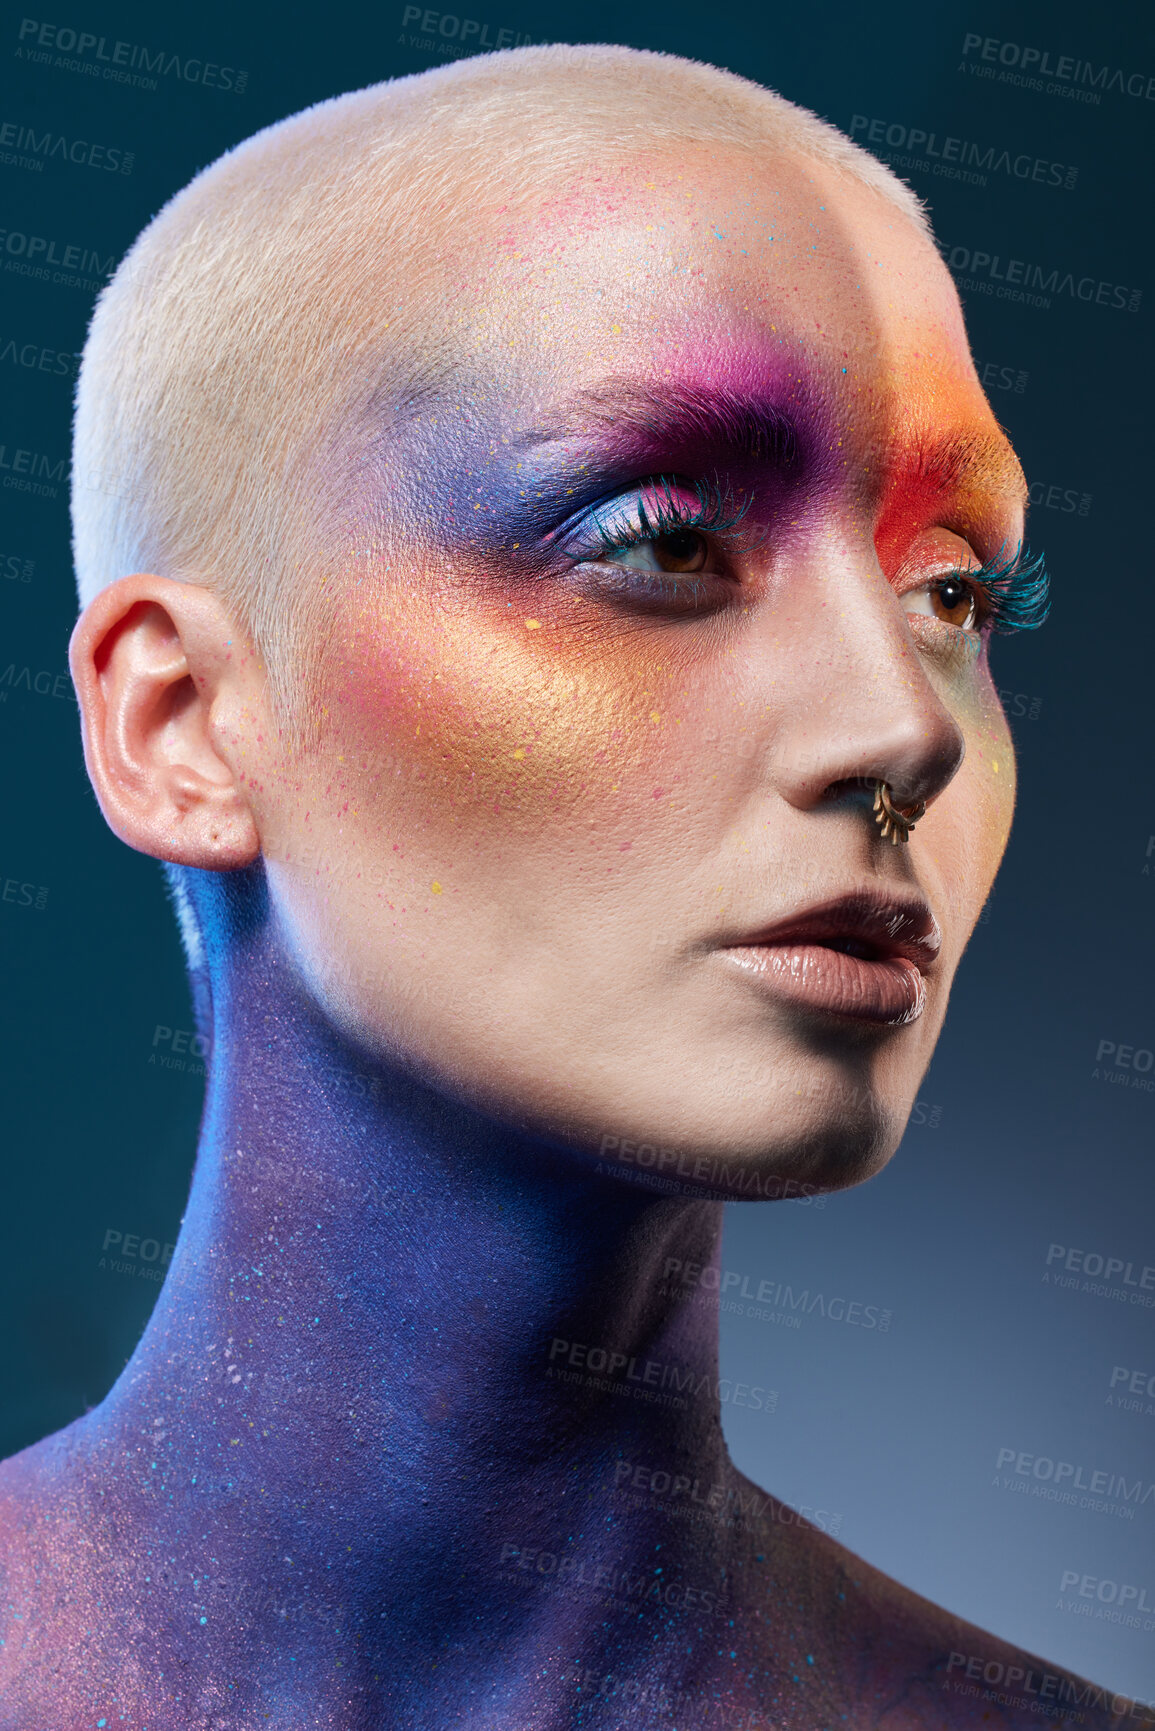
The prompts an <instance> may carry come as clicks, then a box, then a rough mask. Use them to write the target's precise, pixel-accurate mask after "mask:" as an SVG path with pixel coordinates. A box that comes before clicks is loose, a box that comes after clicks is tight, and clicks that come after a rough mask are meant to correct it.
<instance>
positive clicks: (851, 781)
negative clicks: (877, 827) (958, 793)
mask: <svg viewBox="0 0 1155 1731" xmlns="http://www.w3.org/2000/svg"><path fill="white" fill-rule="evenodd" d="M783 599H785V600H786V602H787V605H786V607H785V608H782V607H780V606H779V607H775V605H774V602H773V601H771V602H770V603H769V604H768V616H769V614H774V615H776V617H775V618H774V619H773V621H772V624H771V625H770V629H771V630H772V632H773V636H774V639H775V641H776V644H777V653H776V654H775V655H774V656H773V660H774V662H775V673H774V693H775V699H776V701H774V702H773V704H772V707H773V710H774V712H775V715H776V719H777V729H776V735H777V737H776V740H775V748H774V750H773V758H774V780H775V782H776V785H777V787H778V789H779V792H780V793H781V794H782V795H783V797H785V798H786V799H787V800H788V801H789V802H790V803H791V804H792V805H794V806H796V807H798V808H799V809H800V810H812V809H814V808H816V807H818V806H819V805H823V804H828V803H830V802H831V801H833V800H837V799H839V798H842V797H846V796H849V795H850V794H851V793H854V794H855V795H861V793H862V791H863V789H864V788H865V787H867V786H868V785H872V784H874V783H876V782H879V781H883V782H886V783H887V784H888V787H889V793H890V798H891V800H892V801H893V803H894V805H895V806H898V807H900V808H903V807H906V808H909V807H911V806H917V805H919V804H921V803H925V804H926V805H928V806H929V805H930V804H931V802H932V801H933V800H935V799H937V798H938V796H939V794H940V793H942V791H943V789H944V788H945V787H946V786H947V785H948V784H949V782H950V781H951V779H952V778H953V776H954V775H955V774H956V772H957V770H958V768H959V766H960V764H961V763H962V761H963V757H964V755H965V752H966V744H965V740H964V738H963V734H962V730H961V728H960V727H959V725H958V723H957V722H956V720H955V718H954V716H953V715H952V713H951V711H950V709H949V708H948V707H947V704H946V703H945V702H944V700H943V698H942V696H941V695H940V691H939V690H938V689H936V684H935V682H934V681H933V679H932V677H931V675H930V672H929V670H928V667H927V666H926V664H925V663H924V661H923V658H922V656H921V655H920V653H919V649H918V646H917V644H916V642H915V640H914V637H913V635H912V633H911V630H910V627H909V625H908V624H907V619H906V612H905V609H904V608H903V605H902V601H901V599H900V598H899V597H898V596H896V594H895V592H894V590H893V589H892V587H891V585H890V583H889V582H888V581H887V579H886V577H885V575H884V573H883V572H882V570H881V568H880V567H879V565H878V562H877V559H876V558H875V557H874V551H873V548H871V549H870V552H869V555H868V556H867V555H862V554H859V555H857V556H852V557H843V558H842V559H840V560H839V562H838V564H837V566H836V567H835V568H834V569H832V568H831V565H830V563H829V562H828V561H823V564H822V567H821V568H820V569H815V568H813V567H811V568H810V570H809V571H803V572H801V573H799V574H798V577H797V579H796V580H795V581H790V580H789V579H787V585H786V590H785V593H784V595H783ZM768 622H769V621H768ZM783 652H784V654H785V660H786V668H785V669H784V668H783V665H782V657H783ZM784 671H785V674H786V677H785V678H783V673H784Z"/></svg>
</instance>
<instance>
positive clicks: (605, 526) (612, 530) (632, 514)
mask: <svg viewBox="0 0 1155 1731" xmlns="http://www.w3.org/2000/svg"><path fill="white" fill-rule="evenodd" d="M646 490H647V491H648V492H652V493H656V494H657V496H658V497H657V503H656V505H654V504H653V503H651V508H650V511H647V509H646V502H645V499H644V498H643V497H642V496H641V494H640V493H639V494H638V495H637V502H636V504H631V506H630V507H626V509H627V510H628V511H629V515H628V517H626V518H625V519H624V520H623V519H622V518H617V517H616V516H615V515H613V507H611V511H610V513H607V515H606V516H604V517H603V516H600V515H599V516H596V517H595V518H594V524H593V526H594V528H595V529H596V530H597V533H598V536H599V539H600V551H601V552H603V553H614V552H617V551H619V550H620V549H621V548H622V547H634V546H637V545H638V543H639V542H642V541H653V540H656V539H657V538H658V537H659V536H660V535H671V534H674V533H676V531H677V530H679V529H701V530H703V531H704V532H705V533H708V534H713V535H718V534H722V533H724V531H725V530H727V529H733V528H734V527H735V525H736V524H738V523H740V522H741V521H742V518H743V517H744V516H745V515H746V512H747V510H748V509H749V504H750V501H749V500H747V501H746V503H745V504H744V505H743V506H742V507H741V509H740V510H738V511H733V510H732V509H731V507H730V500H729V496H728V494H726V493H723V491H722V489H721V488H720V487H719V486H718V485H717V484H716V483H715V482H713V481H695V482H694V483H693V484H692V487H687V486H686V484H685V483H684V482H679V481H675V480H674V479H673V477H672V476H668V475H659V476H658V477H657V479H656V480H654V481H649V482H647V483H646ZM691 491H692V492H693V493H694V495H695V497H696V500H697V503H696V504H695V505H689V504H688V503H687V502H686V500H685V499H684V498H682V497H680V496H679V495H681V494H684V493H687V492H691ZM620 503H622V501H615V504H620ZM651 512H652V514H651Z"/></svg>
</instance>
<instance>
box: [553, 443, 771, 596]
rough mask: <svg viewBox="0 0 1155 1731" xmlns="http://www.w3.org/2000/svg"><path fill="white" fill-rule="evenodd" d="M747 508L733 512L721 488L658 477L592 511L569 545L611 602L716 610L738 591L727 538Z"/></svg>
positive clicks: (568, 549)
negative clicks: (727, 552)
mask: <svg viewBox="0 0 1155 1731" xmlns="http://www.w3.org/2000/svg"><path fill="white" fill-rule="evenodd" d="M748 505H749V500H748V499H747V501H746V502H745V503H744V504H742V505H737V506H736V504H735V501H734V499H733V497H732V496H731V494H730V493H729V492H728V491H726V490H724V489H723V488H722V487H720V486H719V485H718V483H717V482H716V481H708V480H699V481H684V480H681V479H680V478H678V477H676V476H670V475H658V476H655V477H652V478H650V479H649V480H646V481H643V482H640V483H638V484H637V485H636V486H634V487H633V488H631V489H630V491H629V492H627V493H621V494H619V495H618V496H617V497H616V498H614V499H611V500H610V501H609V502H608V503H607V504H604V505H602V506H599V507H597V508H595V510H594V511H592V512H591V513H590V514H589V515H588V516H587V517H586V518H585V519H584V521H583V522H581V523H580V524H579V525H578V526H577V527H576V529H574V530H573V531H572V532H571V533H570V534H569V535H567V536H565V537H564V546H565V550H566V553H567V555H568V556H569V558H570V559H572V560H573V561H574V567H575V569H576V570H579V571H592V572H593V573H596V578H595V581H596V583H597V586H598V588H599V589H600V590H601V592H602V593H604V594H606V595H607V596H608V597H609V598H610V599H614V600H618V601H621V602H624V603H626V604H627V605H631V606H635V607H638V608H640V609H642V610H645V611H659V612H664V613H673V614H677V613H695V612H704V611H715V610H716V609H718V608H719V607H723V606H725V605H726V604H727V602H729V601H732V600H733V598H734V595H735V593H736V592H737V590H738V588H739V586H740V585H739V580H738V578H737V576H736V574H735V573H734V571H733V570H732V567H731V565H730V562H729V560H728V559H727V557H726V547H725V542H724V537H725V536H726V535H727V533H728V532H729V531H731V530H733V529H735V528H736V527H737V526H738V524H739V523H740V522H741V521H742V519H743V517H744V516H745V514H746V510H747V508H748ZM720 537H721V538H723V539H722V540H719V538H720Z"/></svg>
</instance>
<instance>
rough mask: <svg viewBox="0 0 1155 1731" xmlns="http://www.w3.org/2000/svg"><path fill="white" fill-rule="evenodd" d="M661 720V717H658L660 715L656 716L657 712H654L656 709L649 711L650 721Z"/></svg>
mask: <svg viewBox="0 0 1155 1731" xmlns="http://www.w3.org/2000/svg"><path fill="white" fill-rule="evenodd" d="M661 719H662V718H661V716H660V715H659V714H658V712H657V710H656V709H651V711H650V720H651V721H661Z"/></svg>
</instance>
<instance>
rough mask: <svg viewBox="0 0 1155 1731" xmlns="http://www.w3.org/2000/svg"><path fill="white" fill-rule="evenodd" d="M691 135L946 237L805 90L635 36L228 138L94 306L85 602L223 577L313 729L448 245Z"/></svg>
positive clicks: (86, 402)
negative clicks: (347, 589) (805, 174)
mask: <svg viewBox="0 0 1155 1731" xmlns="http://www.w3.org/2000/svg"><path fill="white" fill-rule="evenodd" d="M687 144H691V145H692V144H697V145H706V146H724V147H726V148H730V149H736V150H739V151H749V152H750V153H751V154H752V156H753V155H760V156H761V157H762V158H763V159H764V158H765V154H766V151H767V149H768V148H769V149H770V150H772V151H778V152H781V153H785V152H789V153H791V154H793V155H796V156H802V157H809V158H810V159H812V160H815V161H819V162H821V163H823V164H825V165H827V166H828V167H832V168H834V169H835V170H836V171H838V172H840V173H842V174H845V175H847V176H849V177H851V178H852V179H854V180H856V181H858V182H859V183H862V184H865V185H866V186H868V187H871V188H873V189H874V190H875V191H876V192H878V193H879V194H881V195H882V196H883V197H884V198H886V199H888V200H889V201H890V202H891V203H892V204H893V205H894V206H895V207H896V209H897V210H898V211H899V212H901V214H902V215H903V217H905V218H906V219H908V220H909V221H910V222H911V223H912V224H914V225H915V226H916V227H917V228H918V229H919V230H920V231H921V232H923V233H924V234H925V233H928V232H929V230H928V228H927V224H926V218H925V215H924V212H923V209H922V206H921V205H920V203H919V201H918V199H917V198H916V196H915V194H914V193H913V192H912V191H911V190H910V188H909V187H908V186H906V185H905V184H904V183H903V182H902V181H900V180H898V179H897V178H896V177H895V176H894V175H893V174H892V173H891V172H890V170H889V169H888V168H886V167H885V166H884V165H883V164H882V163H880V162H879V161H878V160H877V159H876V158H875V157H873V156H871V155H870V154H869V153H868V152H866V151H864V150H862V149H860V148H859V146H857V145H855V144H852V143H851V141H850V140H849V139H848V138H846V137H844V136H843V134H842V133H840V132H838V131H837V130H836V129H835V128H834V127H832V126H830V125H828V124H827V123H826V122H825V121H823V120H820V119H818V117H817V116H816V115H813V114H811V113H810V112H809V111H808V110H806V109H803V108H799V107H796V106H795V105H794V104H793V103H791V102H787V101H786V100H785V99H784V98H783V97H781V96H778V95H776V94H775V93H774V92H772V91H769V90H765V89H763V88H762V87H761V86H760V85H757V84H753V83H750V82H749V81H748V80H747V79H744V78H739V77H737V76H736V75H735V74H733V73H731V72H723V71H720V70H719V69H718V68H716V67H713V66H705V65H701V64H699V63H697V62H694V61H689V60H682V59H679V58H676V57H675V56H672V55H665V54H655V53H650V52H643V51H639V50H635V49H630V48H619V47H558V46H553V47H545V48H521V49H514V50H512V51H510V52H505V53H497V54H488V55H481V56H477V57H475V58H472V59H468V60H464V61H459V62H458V63H457V64H455V65H452V66H446V67H439V68H437V69H436V70H434V71H431V72H425V73H421V74H420V75H417V76H414V77H409V78H400V79H396V80H394V81H392V82H390V83H387V84H377V85H373V86H371V87H370V88H368V89H366V90H360V91H355V92H353V93H351V94H349V95H346V96H339V97H335V98H334V99H333V100H331V101H328V102H321V103H318V104H317V106H316V107H314V108H309V109H306V110H305V111H304V112H302V113H301V114H297V115H294V116H292V117H291V118H290V119H288V120H284V121H282V122H280V123H279V124H278V125H276V126H272V127H269V128H268V129H267V130H266V131H264V132H260V133H258V134H257V135H256V136H255V137H253V138H250V139H248V140H247V141H246V142H245V143H243V144H241V145H238V146H237V148H236V149H234V150H231V151H229V152H228V153H227V155H225V156H222V157H221V158H220V159H219V161H217V162H215V163H213V164H212V165H211V166H210V167H209V168H207V169H205V170H204V171H203V172H202V173H201V174H199V175H198V176H197V178H196V179H195V180H194V181H193V182H192V183H191V184H190V185H189V186H188V187H186V188H185V190H184V191H183V192H181V193H179V194H178V195H177V196H176V197H175V198H174V199H172V200H171V202H170V203H169V204H167V205H166V206H165V208H164V209H163V210H162V211H161V212H160V214H159V215H158V216H157V217H156V218H155V219H154V220H153V222H152V223H151V224H150V225H149V227H148V228H146V229H145V231H144V233H143V234H142V235H141V236H140V237H139V239H138V240H137V242H136V244H135V245H134V246H133V248H132V250H131V251H130V252H129V253H128V255H127V257H126V258H125V259H124V261H123V263H122V264H121V266H120V268H119V270H118V271H117V273H116V275H115V277H114V278H113V280H112V282H111V283H110V284H109V286H108V287H107V288H106V289H105V291H104V293H103V294H102V295H101V297H100V300H99V302H98V304H97V307H96V311H95V314H94V316H93V320H92V327H91V330H90V332H89V336H88V342H87V345H86V347H85V351H84V361H83V365H82V368H81V373H80V381H79V385H78V390H77V407H76V426H75V449H74V460H73V498H72V517H73V545H74V553H75V561H76V573H77V583H78V587H79V592H80V599H81V603H82V605H87V603H88V602H89V601H91V600H92V598H93V596H95V595H96V594H98V593H99V591H100V590H101V589H103V588H104V587H105V586H106V585H107V584H109V583H112V582H114V581H115V580H116V579H117V578H119V577H123V576H126V575H128V574H129V573H131V572H135V571H148V572H152V573H154V574H156V575H159V576H162V577H172V578H176V579H178V580H179V581H181V582H185V583H197V584H201V585H204V586H205V587H207V588H209V589H211V590H212V591H213V592H214V593H216V594H217V595H218V596H219V597H220V598H221V600H222V601H223V602H224V603H225V605H226V606H227V607H228V608H229V610H230V612H231V613H232V615H233V617H234V618H235V619H236V620H237V622H238V623H239V624H240V625H241V626H242V627H243V628H245V629H246V630H247V631H248V632H249V634H250V635H251V637H252V639H253V642H254V644H255V645H256V648H257V650H258V652H259V653H260V655H261V657H262V660H263V664H264V667H265V670H266V675H267V681H268V688H267V689H268V698H269V701H270V706H271V709H272V712H273V714H274V715H275V716H276V718H277V719H278V721H279V722H280V724H281V725H282V727H284V728H285V730H286V732H287V733H288V735H289V736H290V737H293V738H296V739H302V738H303V737H304V736H305V734H306V733H307V732H309V731H311V724H310V708H311V705H310V693H309V690H308V679H307V675H306V672H305V670H306V668H307V667H308V665H309V662H308V657H307V653H306V646H307V644H308V643H309V642H311V641H315V636H314V634H315V633H316V632H317V631H318V630H319V629H321V628H322V625H323V621H324V618H325V612H326V606H325V603H326V593H327V591H330V586H331V585H333V584H335V582H336V580H337V577H338V575H339V573H340V571H341V570H342V569H343V568H344V567H346V566H347V564H348V562H349V559H350V557H351V556H352V544H351V543H350V542H349V540H348V535H349V532H350V531H349V519H350V513H349V511H348V509H347V506H348V503H349V499H350V497H351V494H352V491H353V489H354V487H355V484H356V472H355V471H356V469H357V462H356V457H355V453H354V452H353V450H352V449H351V446H350V439H349V429H351V428H352V429H356V428H358V427H360V428H364V427H365V426H366V424H367V420H368V411H369V410H370V408H371V407H372V406H373V405H374V404H386V403H389V404H392V405H398V404H404V403H405V402H406V401H411V400H412V399H413V397H414V395H415V394H420V392H421V390H422V388H423V387H424V386H426V385H428V384H430V383H436V382H437V381H438V379H439V378H442V379H443V378H444V377H445V376H446V375H447V373H448V372H449V371H450V370H451V368H452V365H453V362H454V359H455V355H456V352H457V343H458V340H459V339H457V338H455V336H454V326H455V322H456V323H457V324H460V322H461V319H460V312H461V309H460V308H457V307H455V306H454V305H453V304H452V302H451V298H450V293H449V290H448V288H447V284H448V283H449V282H450V280H451V279H449V278H447V277H445V276H444V275H443V273H442V270H441V269H440V268H439V266H440V265H441V262H442V260H443V258H444V257H445V256H446V255H447V254H449V255H452V254H453V253H454V252H456V253H457V254H459V255H460V254H462V253H463V252H464V250H465V248H466V247H467V246H468V234H469V221H470V216H471V214H472V215H476V213H477V212H478V210H480V209H490V210H496V209H499V208H501V207H502V206H503V205H507V206H516V207H518V208H522V207H524V208H532V205H533V203H534V201H537V202H539V203H540V202H541V201H542V200H543V199H545V198H547V197H548V195H549V190H550V188H555V189H556V187H557V186H558V184H559V182H560V183H565V182H566V181H567V180H569V181H572V179H573V177H574V176H576V175H577V174H578V173H580V172H582V171H583V170H584V169H588V166H589V164H590V162H591V160H592V161H594V162H596V164H597V165H598V167H599V169H600V168H601V167H602V166H611V165H617V164H621V163H624V162H626V161H628V160H629V158H630V157H632V156H634V155H636V154H637V153H639V152H642V151H644V152H646V153H647V154H652V153H654V152H655V150H661V149H663V148H666V147H677V146H685V145H687ZM455 227H456V231H457V232H456V238H455V239H453V241H452V244H451V243H450V236H451V234H452V233H453V231H454V229H455ZM330 592H331V591H330Z"/></svg>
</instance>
